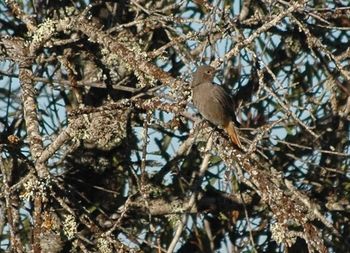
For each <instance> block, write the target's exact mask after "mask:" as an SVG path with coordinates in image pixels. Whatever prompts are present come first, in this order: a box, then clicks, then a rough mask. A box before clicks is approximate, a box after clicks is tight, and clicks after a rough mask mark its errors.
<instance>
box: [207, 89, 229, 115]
mask: <svg viewBox="0 0 350 253" xmlns="http://www.w3.org/2000/svg"><path fill="white" fill-rule="evenodd" d="M212 97H213V99H215V100H216V101H217V102H218V103H219V104H221V105H222V107H223V108H224V109H225V110H227V111H229V112H233V102H232V99H231V97H230V96H229V95H228V94H227V93H226V91H225V90H224V89H223V88H222V87H220V86H217V85H214V88H213V89H212Z"/></svg>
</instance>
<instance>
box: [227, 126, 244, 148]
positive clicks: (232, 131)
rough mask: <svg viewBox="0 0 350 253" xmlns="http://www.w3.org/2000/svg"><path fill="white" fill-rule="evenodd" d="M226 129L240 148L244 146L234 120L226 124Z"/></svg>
mask: <svg viewBox="0 0 350 253" xmlns="http://www.w3.org/2000/svg"><path fill="white" fill-rule="evenodd" d="M224 129H225V131H226V132H227V133H228V135H229V136H230V138H231V140H232V142H233V143H234V144H236V145H237V146H238V147H239V148H242V144H241V141H240V140H239V136H238V134H237V131H236V127H235V125H234V123H233V122H232V121H230V122H229V123H228V124H227V125H226V126H224Z"/></svg>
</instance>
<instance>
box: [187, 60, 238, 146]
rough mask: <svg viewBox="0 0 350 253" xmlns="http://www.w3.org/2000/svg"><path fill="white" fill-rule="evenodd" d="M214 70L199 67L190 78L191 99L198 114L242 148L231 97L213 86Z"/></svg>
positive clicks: (204, 66)
mask: <svg viewBox="0 0 350 253" xmlns="http://www.w3.org/2000/svg"><path fill="white" fill-rule="evenodd" d="M214 75H215V69H214V68H213V67H210V66H206V65H203V66H200V67H198V69H197V71H196V72H194V73H193V77H192V83H191V88H192V99H193V104H194V106H195V107H196V108H197V109H198V111H199V112H200V114H201V115H202V116H203V117H204V118H205V119H206V120H208V121H210V122H211V123H213V124H214V125H216V126H221V127H222V128H224V129H225V131H226V132H227V134H228V135H229V136H230V138H231V140H232V142H233V143H234V144H235V145H237V146H238V147H240V148H242V144H241V142H240V140H239V136H238V134H237V131H236V127H235V124H234V122H233V121H234V117H235V114H234V110H233V103H232V100H231V97H230V96H229V95H228V94H227V93H226V92H225V90H224V89H223V88H222V87H220V86H218V85H214V84H213V79H214Z"/></svg>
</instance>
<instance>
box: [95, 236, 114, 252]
mask: <svg viewBox="0 0 350 253" xmlns="http://www.w3.org/2000/svg"><path fill="white" fill-rule="evenodd" d="M97 248H98V249H99V251H100V252H101V253H112V252H113V249H112V245H111V244H110V243H109V242H108V240H107V239H106V238H104V237H100V238H98V239H97Z"/></svg>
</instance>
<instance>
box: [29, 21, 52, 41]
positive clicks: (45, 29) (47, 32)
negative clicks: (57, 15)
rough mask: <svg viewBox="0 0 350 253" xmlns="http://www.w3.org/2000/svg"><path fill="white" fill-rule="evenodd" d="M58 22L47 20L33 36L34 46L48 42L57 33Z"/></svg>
mask: <svg viewBox="0 0 350 253" xmlns="http://www.w3.org/2000/svg"><path fill="white" fill-rule="evenodd" d="M55 26H56V22H55V21H53V20H52V19H47V20H46V21H45V22H44V23H42V24H40V25H39V28H38V29H37V30H36V31H35V33H34V35H33V40H32V43H33V44H41V43H42V41H43V40H47V39H48V38H50V37H51V36H52V35H53V34H54V33H55V32H56V27H55Z"/></svg>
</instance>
